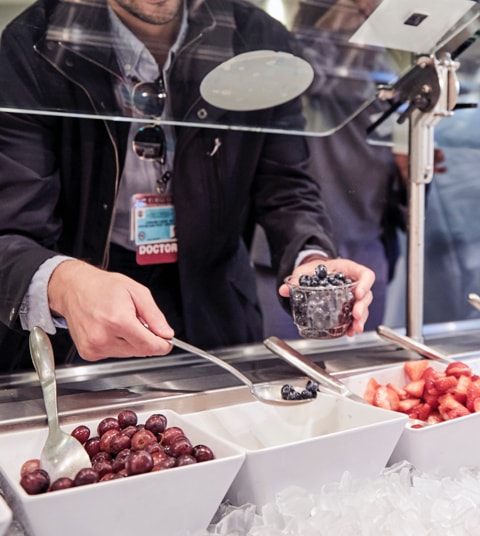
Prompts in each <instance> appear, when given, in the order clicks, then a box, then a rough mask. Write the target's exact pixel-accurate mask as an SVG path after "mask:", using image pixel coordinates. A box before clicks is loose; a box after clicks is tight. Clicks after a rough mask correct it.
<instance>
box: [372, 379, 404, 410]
mask: <svg viewBox="0 0 480 536" xmlns="http://www.w3.org/2000/svg"><path fill="white" fill-rule="evenodd" d="M398 404H399V399H398V395H397V393H396V392H395V391H394V390H393V389H389V388H388V387H387V386H385V385H379V386H378V387H377V390H376V391H375V396H374V399H373V405H374V406H377V407H379V408H383V409H390V410H393V411H397V409H398Z"/></svg>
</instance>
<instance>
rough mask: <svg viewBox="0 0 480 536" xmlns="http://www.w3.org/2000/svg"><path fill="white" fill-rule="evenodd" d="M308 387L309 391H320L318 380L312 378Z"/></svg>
mask: <svg viewBox="0 0 480 536" xmlns="http://www.w3.org/2000/svg"><path fill="white" fill-rule="evenodd" d="M306 389H307V390H308V391H312V392H315V393H316V392H317V391H318V383H316V382H314V381H312V380H308V382H307V387H306Z"/></svg>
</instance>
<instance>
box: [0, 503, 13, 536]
mask: <svg viewBox="0 0 480 536" xmlns="http://www.w3.org/2000/svg"><path fill="white" fill-rule="evenodd" d="M12 519H13V512H12V509H11V508H10V506H8V504H7V501H6V500H5V499H4V498H3V497H2V496H1V495H0V536H3V535H4V534H6V533H7V530H8V527H10V524H11V522H12Z"/></svg>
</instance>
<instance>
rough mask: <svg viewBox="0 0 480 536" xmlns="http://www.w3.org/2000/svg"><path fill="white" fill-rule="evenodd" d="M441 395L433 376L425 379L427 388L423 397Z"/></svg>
mask: <svg viewBox="0 0 480 536" xmlns="http://www.w3.org/2000/svg"><path fill="white" fill-rule="evenodd" d="M439 394H440V393H439V391H438V389H437V388H436V387H435V378H434V377H433V376H430V377H429V378H425V387H424V389H423V396H427V395H429V396H438V395H439Z"/></svg>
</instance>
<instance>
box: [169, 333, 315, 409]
mask: <svg viewBox="0 0 480 536" xmlns="http://www.w3.org/2000/svg"><path fill="white" fill-rule="evenodd" d="M169 342H170V344H173V345H174V346H177V347H178V348H181V349H182V350H185V351H186V352H190V353H191V354H195V355H198V356H200V357H203V358H204V359H208V360H209V361H212V362H213V363H215V364H216V365H218V366H219V367H222V368H223V369H225V370H227V371H228V372H230V374H233V375H234V376H235V377H236V378H237V379H239V380H240V381H241V382H242V383H244V384H245V385H246V386H247V387H248V388H249V389H250V392H251V393H252V395H253V396H254V397H255V398H256V399H257V400H259V401H260V402H263V403H265V404H274V405H277V406H280V405H281V406H292V405H294V404H303V403H305V402H311V401H312V399H311V398H310V399H301V400H285V399H283V398H282V392H281V388H282V385H280V384H279V382H276V383H275V382H267V383H253V382H252V381H251V380H250V378H248V377H247V376H245V374H243V372H240V371H239V370H238V369H236V368H235V367H233V366H232V365H230V363H227V362H226V361H224V360H223V359H220V358H219V357H217V356H215V355H213V354H211V353H209V352H206V351H205V350H202V349H200V348H197V347H196V346H193V345H192V344H189V343H187V342H184V341H181V340H179V339H177V338H175V337H172V338H171V339H169Z"/></svg>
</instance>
